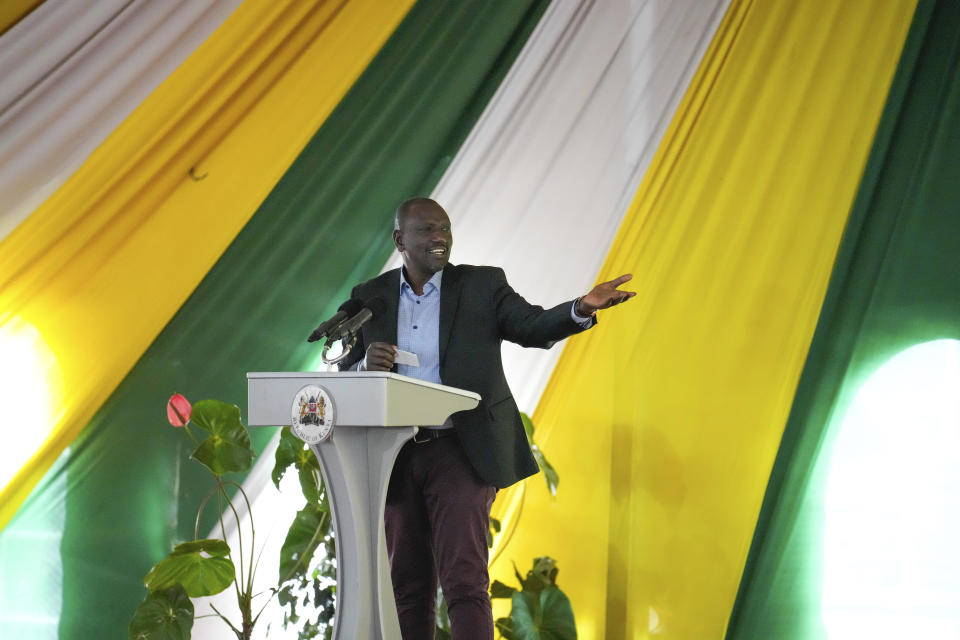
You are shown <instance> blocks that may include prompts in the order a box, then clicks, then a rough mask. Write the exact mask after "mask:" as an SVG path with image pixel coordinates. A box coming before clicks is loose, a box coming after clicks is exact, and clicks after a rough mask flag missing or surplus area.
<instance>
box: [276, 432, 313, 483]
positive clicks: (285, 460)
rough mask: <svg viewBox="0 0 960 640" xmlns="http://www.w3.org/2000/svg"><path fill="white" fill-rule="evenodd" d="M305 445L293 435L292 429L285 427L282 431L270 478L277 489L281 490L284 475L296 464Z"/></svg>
mask: <svg viewBox="0 0 960 640" xmlns="http://www.w3.org/2000/svg"><path fill="white" fill-rule="evenodd" d="M305 445H306V443H305V442H304V441H303V440H301V439H300V438H298V437H297V436H295V435H293V432H292V431H291V430H290V427H284V428H283V429H281V430H280V443H279V444H277V452H276V454H275V455H274V456H273V461H274V462H273V471H271V472H270V478H271V479H272V480H273V484H274V486H275V487H276V488H277V489H279V488H280V480H281V479H283V475H284V474H285V473H286V472H287V469H289V468H290V465H292V464H295V463H296V461H297V457H298V456H299V454H300V451H301V450H302V449H303V448H304V446H305Z"/></svg>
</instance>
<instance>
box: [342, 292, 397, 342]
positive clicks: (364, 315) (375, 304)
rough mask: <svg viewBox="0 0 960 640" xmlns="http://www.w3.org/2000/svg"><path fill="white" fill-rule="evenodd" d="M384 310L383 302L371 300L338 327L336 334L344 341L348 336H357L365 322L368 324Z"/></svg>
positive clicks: (375, 299)
mask: <svg viewBox="0 0 960 640" xmlns="http://www.w3.org/2000/svg"><path fill="white" fill-rule="evenodd" d="M386 310H387V305H386V303H385V302H384V301H383V300H381V299H380V298H373V299H371V300H369V301H368V302H367V303H366V304H365V305H364V306H363V308H362V309H360V311H358V312H357V313H356V314H355V315H354V316H353V317H352V318H350V319H349V320H347V321H346V322H344V323H343V324H342V325H340V328H339V329H338V331H337V332H338V333H339V334H340V336H341V337H342V338H343V339H345V340H346V339H348V336H349V337H354V336H356V335H357V332H358V331H360V327H362V326H363V325H364V324H366V323H367V322H370V321H371V320H373V319H374V318H376V317H377V316H379V315H380V314H381V313H384V312H385V311H386Z"/></svg>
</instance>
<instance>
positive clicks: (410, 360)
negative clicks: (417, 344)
mask: <svg viewBox="0 0 960 640" xmlns="http://www.w3.org/2000/svg"><path fill="white" fill-rule="evenodd" d="M393 361H394V363H396V364H405V365H407V366H410V367H419V366H420V358H418V357H417V354H415V353H412V352H410V351H404V350H403V349H397V357H396V358H394V360H393Z"/></svg>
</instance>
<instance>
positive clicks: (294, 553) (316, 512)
mask: <svg viewBox="0 0 960 640" xmlns="http://www.w3.org/2000/svg"><path fill="white" fill-rule="evenodd" d="M330 520H331V519H330V516H329V511H328V510H327V509H324V508H323V507H322V506H321V505H318V504H308V505H307V506H305V507H304V508H303V509H301V510H300V511H299V512H297V517H296V518H294V519H293V524H291V525H290V529H289V531H287V537H286V539H285V540H284V541H283V547H281V548H280V582H281V583H282V582H286V581H287V580H292V579H295V578H300V577H303V576H304V575H306V572H307V566H308V565H309V564H310V558H312V557H313V554H314V553H315V552H316V550H317V547H318V546H320V543H321V542H323V539H324V538H325V537H326V535H327V534H328V533H329V532H330Z"/></svg>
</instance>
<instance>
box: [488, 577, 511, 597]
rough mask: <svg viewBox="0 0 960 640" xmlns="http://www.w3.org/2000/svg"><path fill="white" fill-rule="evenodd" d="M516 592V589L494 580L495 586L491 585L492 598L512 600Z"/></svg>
mask: <svg viewBox="0 0 960 640" xmlns="http://www.w3.org/2000/svg"><path fill="white" fill-rule="evenodd" d="M515 592H516V589H514V588H513V587H511V586H509V585H506V584H504V583H502V582H500V581H499V580H494V581H493V584H491V585H490V597H491V598H512V597H513V594H514V593H515Z"/></svg>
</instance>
